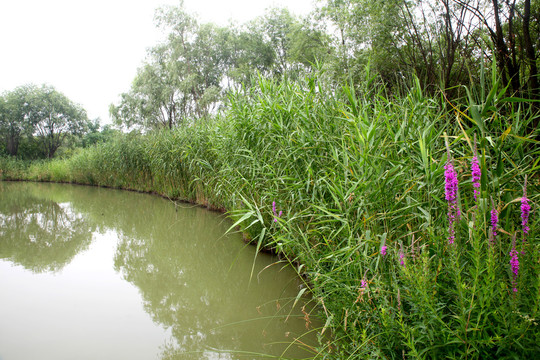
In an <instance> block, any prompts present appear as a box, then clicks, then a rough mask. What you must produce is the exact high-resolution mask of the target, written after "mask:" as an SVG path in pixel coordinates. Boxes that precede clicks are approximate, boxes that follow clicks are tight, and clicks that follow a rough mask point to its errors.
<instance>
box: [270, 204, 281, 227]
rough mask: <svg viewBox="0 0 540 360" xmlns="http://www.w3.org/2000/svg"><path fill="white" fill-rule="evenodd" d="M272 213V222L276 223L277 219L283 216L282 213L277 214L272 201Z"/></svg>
mask: <svg viewBox="0 0 540 360" xmlns="http://www.w3.org/2000/svg"><path fill="white" fill-rule="evenodd" d="M272 212H273V213H274V222H278V218H280V217H281V215H283V211H281V210H280V211H279V214H278V213H277V212H276V202H275V201H273V202H272Z"/></svg>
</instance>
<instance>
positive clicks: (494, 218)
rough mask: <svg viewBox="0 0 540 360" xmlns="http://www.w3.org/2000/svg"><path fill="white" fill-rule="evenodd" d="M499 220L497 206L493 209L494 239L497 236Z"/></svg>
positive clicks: (492, 225)
mask: <svg viewBox="0 0 540 360" xmlns="http://www.w3.org/2000/svg"><path fill="white" fill-rule="evenodd" d="M498 222H499V212H498V211H497V209H496V208H495V207H493V209H491V230H492V234H493V239H495V237H496V236H497V225H498Z"/></svg>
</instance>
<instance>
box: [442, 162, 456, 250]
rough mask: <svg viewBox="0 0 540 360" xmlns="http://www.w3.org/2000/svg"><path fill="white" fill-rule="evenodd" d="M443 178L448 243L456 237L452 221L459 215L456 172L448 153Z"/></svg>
mask: <svg viewBox="0 0 540 360" xmlns="http://www.w3.org/2000/svg"><path fill="white" fill-rule="evenodd" d="M444 170H445V171H444V178H445V190H446V191H445V197H446V201H447V202H448V223H449V228H448V234H449V236H448V242H449V243H450V244H453V243H454V240H455V239H456V232H455V228H454V223H455V221H456V218H457V217H459V209H458V206H457V193H458V179H457V173H456V170H455V169H454V164H453V163H452V159H451V158H450V155H448V161H447V162H446V165H445V166H444Z"/></svg>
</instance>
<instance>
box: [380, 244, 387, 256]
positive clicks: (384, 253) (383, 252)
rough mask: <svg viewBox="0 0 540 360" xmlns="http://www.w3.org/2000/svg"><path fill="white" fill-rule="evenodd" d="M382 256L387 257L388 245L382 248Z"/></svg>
mask: <svg viewBox="0 0 540 360" xmlns="http://www.w3.org/2000/svg"><path fill="white" fill-rule="evenodd" d="M381 255H382V256H385V255H386V245H383V246H382V247H381Z"/></svg>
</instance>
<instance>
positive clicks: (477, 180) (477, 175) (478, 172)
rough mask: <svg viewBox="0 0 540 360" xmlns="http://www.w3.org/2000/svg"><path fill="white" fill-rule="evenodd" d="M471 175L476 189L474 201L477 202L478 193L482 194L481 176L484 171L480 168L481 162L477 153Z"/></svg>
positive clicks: (473, 160)
mask: <svg viewBox="0 0 540 360" xmlns="http://www.w3.org/2000/svg"><path fill="white" fill-rule="evenodd" d="M471 175H472V183H473V190H474V201H475V202H477V201H478V195H480V177H481V176H482V172H481V170H480V163H479V162H478V157H477V156H476V154H475V155H474V156H473V158H472V161H471Z"/></svg>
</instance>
